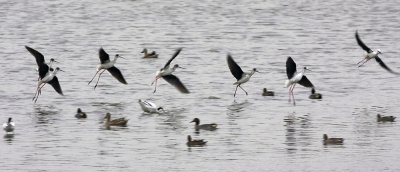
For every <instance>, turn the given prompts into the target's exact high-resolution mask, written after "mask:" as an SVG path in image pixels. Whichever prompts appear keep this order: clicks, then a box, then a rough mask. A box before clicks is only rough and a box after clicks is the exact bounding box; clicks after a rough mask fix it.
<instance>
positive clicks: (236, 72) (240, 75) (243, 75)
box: [226, 54, 258, 97]
mask: <svg viewBox="0 0 400 172" xmlns="http://www.w3.org/2000/svg"><path fill="white" fill-rule="evenodd" d="M226 59H227V61H228V66H229V69H230V71H231V73H232V75H233V76H234V77H235V78H236V79H237V81H236V82H235V83H233V85H237V86H236V89H235V93H234V94H233V97H235V96H236V91H237V88H238V87H240V88H241V89H242V90H243V91H244V92H245V93H246V95H248V93H247V91H246V90H244V89H243V88H242V86H241V85H242V84H244V83H246V82H247V81H249V79H250V77H251V76H252V75H253V74H254V73H255V72H258V71H257V69H256V68H253V69H252V70H251V71H250V72H243V71H242V69H241V68H240V66H239V65H238V64H237V63H236V62H235V61H234V60H233V58H232V56H231V55H230V54H228V56H227V58H226Z"/></svg>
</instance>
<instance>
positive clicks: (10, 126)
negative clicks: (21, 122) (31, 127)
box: [3, 118, 15, 133]
mask: <svg viewBox="0 0 400 172" xmlns="http://www.w3.org/2000/svg"><path fill="white" fill-rule="evenodd" d="M14 128H15V123H14V122H12V118H8V122H6V123H4V124H3V130H4V131H6V132H7V133H9V132H13V131H14Z"/></svg>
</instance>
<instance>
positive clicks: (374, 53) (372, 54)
mask: <svg viewBox="0 0 400 172" xmlns="http://www.w3.org/2000/svg"><path fill="white" fill-rule="evenodd" d="M355 36H356V40H357V43H358V45H359V46H360V47H361V48H362V49H363V50H365V51H366V52H367V54H365V55H364V57H363V60H361V61H360V62H358V63H357V65H358V67H360V66H362V65H364V64H365V63H366V62H367V61H369V60H371V59H375V60H376V62H378V63H379V65H380V66H381V67H382V68H384V69H386V70H387V71H389V72H390V73H393V74H396V75H400V73H397V72H394V71H393V70H392V69H390V68H389V67H388V66H386V64H385V63H383V61H382V59H381V58H379V56H378V55H379V54H382V52H381V50H380V49H376V50H375V51H373V50H371V49H370V48H369V47H368V46H367V45H365V44H364V42H362V41H361V39H360V36H359V35H358V31H357V30H356V34H355ZM360 63H361V64H360Z"/></svg>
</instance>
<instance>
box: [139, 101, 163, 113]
mask: <svg viewBox="0 0 400 172" xmlns="http://www.w3.org/2000/svg"><path fill="white" fill-rule="evenodd" d="M139 105H140V107H141V108H142V110H143V111H144V112H148V113H160V112H162V111H163V110H164V109H163V108H162V107H160V106H157V105H156V104H154V103H153V102H150V101H147V100H144V101H142V100H141V99H139Z"/></svg>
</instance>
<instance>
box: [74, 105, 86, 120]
mask: <svg viewBox="0 0 400 172" xmlns="http://www.w3.org/2000/svg"><path fill="white" fill-rule="evenodd" d="M75 117H76V118H78V119H80V118H86V117H87V116H86V113H85V112H82V110H81V108H78V110H77V111H76V114H75Z"/></svg>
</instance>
